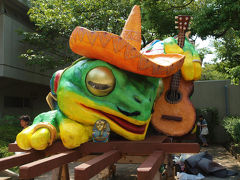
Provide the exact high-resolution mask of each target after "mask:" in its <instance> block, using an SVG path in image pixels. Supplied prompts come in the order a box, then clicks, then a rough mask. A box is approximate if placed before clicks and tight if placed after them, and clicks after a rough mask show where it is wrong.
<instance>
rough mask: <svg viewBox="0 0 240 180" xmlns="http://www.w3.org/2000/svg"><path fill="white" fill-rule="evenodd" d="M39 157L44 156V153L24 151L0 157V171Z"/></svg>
mask: <svg viewBox="0 0 240 180" xmlns="http://www.w3.org/2000/svg"><path fill="white" fill-rule="evenodd" d="M40 158H44V154H43V153H41V152H26V153H24V154H17V155H13V156H9V157H5V158H1V159H0V171H2V170H5V169H8V168H11V167H15V166H20V165H22V164H26V163H29V162H32V161H35V160H38V159H40Z"/></svg>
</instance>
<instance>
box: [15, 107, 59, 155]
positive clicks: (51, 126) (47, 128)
mask: <svg viewBox="0 0 240 180" xmlns="http://www.w3.org/2000/svg"><path fill="white" fill-rule="evenodd" d="M56 115H57V110H55V111H49V112H46V113H42V114H39V115H38V116H37V117H36V118H35V119H34V121H33V124H32V125H31V126H29V127H27V128H26V129H24V130H22V131H21V132H20V133H19V134H18V135H17V138H16V141H17V144H18V146H19V147H20V148H22V149H24V150H29V149H31V148H34V149H36V150H43V149H46V148H47V147H48V146H49V145H51V144H52V143H53V141H55V140H56V139H57V118H56Z"/></svg>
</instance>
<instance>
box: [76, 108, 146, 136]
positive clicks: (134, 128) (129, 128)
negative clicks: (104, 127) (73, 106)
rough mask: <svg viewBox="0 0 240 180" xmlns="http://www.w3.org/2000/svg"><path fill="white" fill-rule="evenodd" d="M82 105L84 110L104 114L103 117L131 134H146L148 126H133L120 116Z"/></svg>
mask: <svg viewBox="0 0 240 180" xmlns="http://www.w3.org/2000/svg"><path fill="white" fill-rule="evenodd" d="M80 105H81V106H83V107H84V108H87V109H90V110H92V111H94V112H96V113H98V114H102V115H104V116H106V117H107V118H108V119H110V120H111V121H112V122H114V123H115V124H117V125H118V126H120V127H122V128H123V129H125V130H127V131H130V132H132V133H135V134H144V132H145V129H146V124H144V125H135V124H132V123H130V122H128V121H126V120H124V119H122V118H120V117H118V116H114V115H112V114H108V113H106V112H103V111H100V110H97V109H93V108H90V107H87V106H85V105H83V104H80Z"/></svg>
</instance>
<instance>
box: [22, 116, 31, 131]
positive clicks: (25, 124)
mask: <svg viewBox="0 0 240 180" xmlns="http://www.w3.org/2000/svg"><path fill="white" fill-rule="evenodd" d="M19 120H20V125H21V127H22V128H23V129H25V128H27V127H28V126H29V123H30V117H29V116H28V115H22V116H20V118H19Z"/></svg>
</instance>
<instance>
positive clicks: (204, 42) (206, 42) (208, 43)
mask: <svg viewBox="0 0 240 180" xmlns="http://www.w3.org/2000/svg"><path fill="white" fill-rule="evenodd" d="M213 40H214V39H213V38H211V37H210V38H207V39H206V40H202V39H201V38H199V37H198V38H197V39H196V41H195V44H196V47H197V49H200V48H206V47H208V48H210V50H211V51H212V52H213V54H207V55H205V57H204V59H203V63H211V60H212V59H214V58H215V57H216V56H215V54H214V51H215V48H214V47H213V43H212V42H213Z"/></svg>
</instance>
